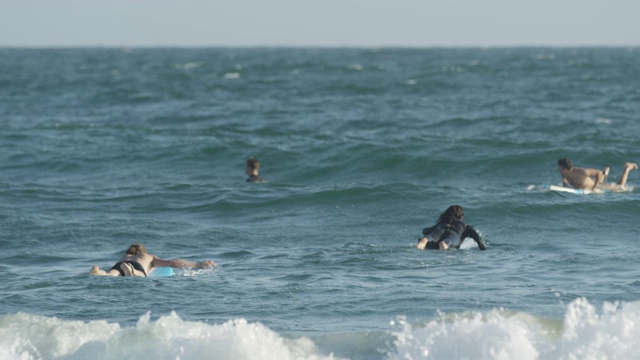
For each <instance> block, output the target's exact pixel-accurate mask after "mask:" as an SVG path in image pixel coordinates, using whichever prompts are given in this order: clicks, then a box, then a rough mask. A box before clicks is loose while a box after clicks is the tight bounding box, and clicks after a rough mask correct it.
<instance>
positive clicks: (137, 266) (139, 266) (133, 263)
mask: <svg viewBox="0 0 640 360" xmlns="http://www.w3.org/2000/svg"><path fill="white" fill-rule="evenodd" d="M122 263H126V264H131V266H133V268H134V269H136V270H138V271H142V273H143V274H144V276H147V272H146V271H144V267H143V266H142V264H140V263H139V262H137V261H133V260H124V261H120V262H118V263H117V264H115V265H113V267H112V268H111V269H109V271H111V270H118V272H119V273H120V276H125V275H124V271H122V269H121V268H120V265H121V264H122Z"/></svg>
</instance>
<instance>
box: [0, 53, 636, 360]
mask: <svg viewBox="0 0 640 360" xmlns="http://www.w3.org/2000/svg"><path fill="white" fill-rule="evenodd" d="M639 51H640V50H639V49H637V48H630V49H627V48H498V49H271V48H258V49H224V48H219V49H216V48H212V49H100V48H95V49H94V48H86V49H84V48H80V49H0V67H1V69H2V71H0V272H1V273H2V274H4V280H3V281H2V282H0V284H1V285H0V357H2V358H7V359H58V358H65V359H66V358H73V359H89V358H91V359H96V358H103V359H116V358H139V357H140V355H141V354H144V355H145V356H146V355H148V354H154V355H155V356H158V357H160V358H166V359H178V358H180V359H189V358H196V357H200V358H202V357H204V358H212V359H227V358H228V359H242V358H247V359H272V358H278V359H288V358H290V359H302V358H309V359H311V358H331V357H334V358H351V359H400V358H402V359H405V358H412V359H418V358H434V359H442V358H490V359H508V358H514V356H515V357H518V358H522V359H557V358H572V356H575V357H577V358H603V357H605V356H606V357H610V358H625V359H629V358H634V357H635V358H637V355H636V353H635V352H634V350H633V349H637V347H638V346H639V343H638V340H637V339H638V336H637V335H640V330H638V329H637V328H636V327H635V325H633V324H635V323H637V322H638V321H640V308H638V306H639V305H638V304H640V303H638V300H640V281H639V280H638V278H639V277H640V267H638V263H637V259H638V255H639V254H640V250H638V246H637V239H638V235H640V229H639V228H638V214H639V213H640V197H639V196H638V192H637V191H636V190H631V191H628V192H624V193H606V194H597V195H574V194H567V193H557V192H548V191H542V190H541V186H542V185H545V184H559V183H560V176H559V174H558V171H557V166H556V160H557V159H559V158H563V157H569V158H572V159H573V161H574V163H575V164H576V165H577V166H586V167H595V168H600V169H602V168H604V166H611V168H612V170H611V174H610V176H609V180H610V181H615V180H616V179H617V178H618V177H619V176H620V174H621V173H622V170H623V165H624V163H625V162H628V161H630V162H638V161H640V149H639V147H638V144H639V139H640V125H639V124H640V122H639V121H638V120H639V119H638V114H640V86H639V85H640V84H639V83H638V80H637V79H636V78H637V76H636V74H637V73H638V71H639V70H640V53H639ZM249 156H256V157H258V158H259V159H260V160H261V163H262V168H261V172H260V174H261V175H262V176H264V177H265V178H267V179H268V180H269V182H268V183H266V184H249V183H246V182H245V178H246V175H245V174H244V170H245V164H244V162H245V160H246V158H248V157H249ZM637 183H638V172H637V171H634V172H632V173H631V175H630V177H629V185H630V186H634V185H636V184H637ZM532 185H533V186H532ZM451 204H460V205H462V206H463V207H464V208H465V213H466V217H465V220H466V222H468V223H470V224H473V225H474V226H475V228H476V229H477V230H478V231H479V232H481V233H482V234H483V236H484V237H485V238H486V239H487V242H488V250H487V251H479V250H478V249H477V248H476V247H475V246H474V245H473V243H471V244H465V245H464V246H463V249H461V250H452V251H446V252H425V251H419V250H417V249H416V248H415V244H416V242H417V238H418V236H419V235H420V232H421V230H422V228H424V227H426V226H430V225H431V224H432V223H433V222H434V221H435V219H436V218H437V217H438V215H439V214H440V213H441V212H442V211H443V210H445V209H446V207H448V206H449V205H451ZM133 242H141V243H143V244H145V245H146V246H147V248H148V249H149V251H150V252H151V253H153V254H155V255H158V256H159V257H162V258H184V259H189V260H203V259H212V260H215V261H216V262H218V263H219V265H220V266H219V267H218V269H216V270H213V271H211V270H209V271H198V270H178V271H177V276H175V277H172V278H162V279H140V278H120V279H117V278H115V279H114V278H108V279H107V278H101V277H89V276H87V275H86V273H87V272H88V270H89V268H90V267H91V266H92V265H99V266H101V267H103V268H104V267H110V266H111V265H113V263H114V262H115V261H116V260H117V259H118V258H119V257H120V256H121V255H122V254H123V252H124V250H125V249H126V247H127V246H128V245H129V244H131V243H133ZM54 329H55V333H54ZM607 336H608V337H609V338H608V339H609V341H606V342H602V341H600V342H599V341H596V340H594V339H600V338H603V337H607ZM452 343H455V344H457V345H456V346H455V347H452V346H451V344H452Z"/></svg>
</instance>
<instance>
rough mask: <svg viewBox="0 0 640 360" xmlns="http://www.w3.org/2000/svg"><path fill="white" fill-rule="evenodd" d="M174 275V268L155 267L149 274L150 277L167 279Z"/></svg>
mask: <svg viewBox="0 0 640 360" xmlns="http://www.w3.org/2000/svg"><path fill="white" fill-rule="evenodd" d="M173 275H174V273H173V268H170V267H154V268H153V269H151V271H150V272H149V277H166V276H173Z"/></svg>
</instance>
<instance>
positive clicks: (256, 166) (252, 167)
mask: <svg viewBox="0 0 640 360" xmlns="http://www.w3.org/2000/svg"><path fill="white" fill-rule="evenodd" d="M258 170H260V161H258V159H256V158H255V157H253V156H252V157H250V158H248V159H247V174H249V175H251V174H253V173H254V171H255V172H256V173H257V172H258Z"/></svg>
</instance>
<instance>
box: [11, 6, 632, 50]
mask: <svg viewBox="0 0 640 360" xmlns="http://www.w3.org/2000/svg"><path fill="white" fill-rule="evenodd" d="M515 45H524V46H600V45H604V46H640V0H475V1H472V0H448V1H446V0H369V1H365V0H228V1H219V0H173V1H170V0H109V1H107V0H0V46H24V47H34V46H367V47H378V46H418V47H428V46H515Z"/></svg>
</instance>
